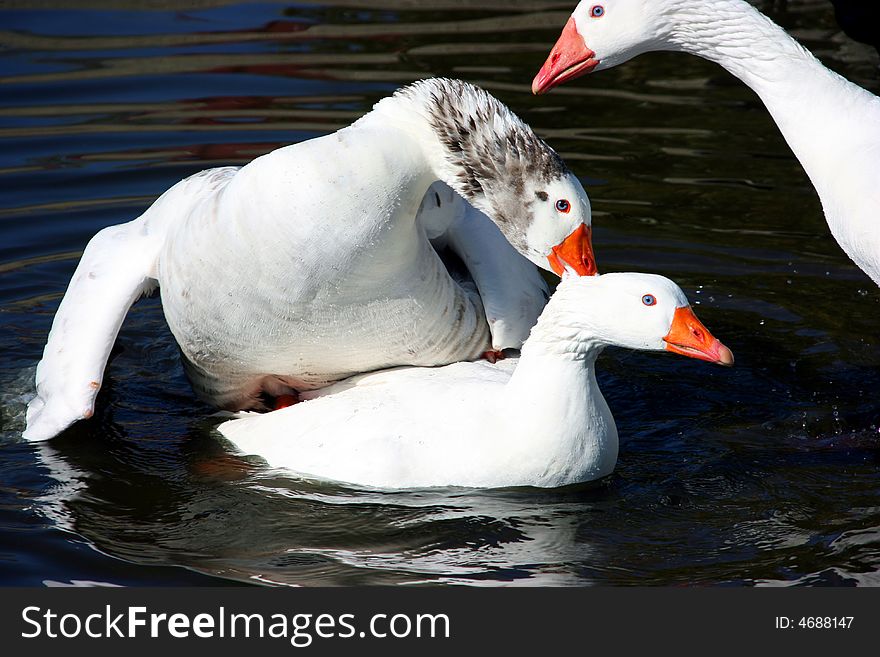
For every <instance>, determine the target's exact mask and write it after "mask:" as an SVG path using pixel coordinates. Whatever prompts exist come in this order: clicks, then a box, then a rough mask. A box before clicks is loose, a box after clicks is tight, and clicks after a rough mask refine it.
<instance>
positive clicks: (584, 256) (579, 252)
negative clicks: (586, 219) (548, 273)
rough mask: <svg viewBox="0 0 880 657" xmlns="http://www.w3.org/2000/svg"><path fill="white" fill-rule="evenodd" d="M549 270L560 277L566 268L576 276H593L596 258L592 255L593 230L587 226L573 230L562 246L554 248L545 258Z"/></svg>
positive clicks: (595, 272) (596, 272) (595, 271)
mask: <svg viewBox="0 0 880 657" xmlns="http://www.w3.org/2000/svg"><path fill="white" fill-rule="evenodd" d="M547 261H548V262H549V263H550V268H551V269H552V270H553V271H555V272H556V274H557V276H562V274H563V273H564V272H565V268H566V266H568V268H569V269H572V270H574V272H575V273H576V274H577V275H578V276H595V275H596V274H598V273H599V270H598V269H596V256H595V255H593V229H592V228H591V227H590V226H587V224H581V225H580V226H578V227H577V228H575V229H574V230H573V231H572V233H571V235H569V236H568V237H566V238H565V239H564V240H563V241H562V244H559V245H557V246H554V247H553V248H552V249H551V250H550V255H548V256H547Z"/></svg>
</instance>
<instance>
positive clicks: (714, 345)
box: [663, 306, 733, 366]
mask: <svg viewBox="0 0 880 657" xmlns="http://www.w3.org/2000/svg"><path fill="white" fill-rule="evenodd" d="M663 341H664V342H665V343H666V350H667V351H672V352H674V353H676V354H682V355H683V356H689V357H691V358H698V359H699V360H706V361H709V362H710V363H718V364H719V365H727V366H730V365H733V353H732V352H731V351H730V349H728V348H727V347H725V346H724V345H723V344H721V342H720V341H719V340H718V339H717V338H715V337H714V336H713V335H712V334H711V333H709V329H707V328H706V327H705V326H703V323H702V322H701V321H700V320H699V319H697V316H696V315H695V314H694V311H693V310H691V307H690V306H684V307H682V308H676V309H675V315H673V317H672V326H671V327H670V329H669V333H668V334H667V335H666V337H665V338H663Z"/></svg>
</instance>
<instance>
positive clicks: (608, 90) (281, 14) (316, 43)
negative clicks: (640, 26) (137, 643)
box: [0, 0, 880, 585]
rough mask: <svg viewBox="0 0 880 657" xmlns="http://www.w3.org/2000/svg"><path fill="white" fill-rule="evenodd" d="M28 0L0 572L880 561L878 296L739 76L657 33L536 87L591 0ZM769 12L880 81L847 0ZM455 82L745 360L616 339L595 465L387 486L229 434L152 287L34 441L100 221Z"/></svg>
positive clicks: (602, 259) (124, 217) (578, 577)
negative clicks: (520, 128) (83, 387)
mask: <svg viewBox="0 0 880 657" xmlns="http://www.w3.org/2000/svg"><path fill="white" fill-rule="evenodd" d="M27 4H28V3H26V2H15V1H12V2H6V3H3V5H2V8H0V353H2V358H0V383H2V398H0V423H2V430H3V433H2V439H0V583H2V584H4V585H13V584H18V585H42V584H50V583H66V584H70V583H75V582H98V583H105V584H118V585H144V584H157V585H171V584H192V585H212V584H228V583H230V582H235V581H240V582H253V583H256V582H264V583H284V584H306V585H308V584H380V583H381V584H394V583H413V582H438V583H439V582H445V583H453V582H456V583H457V582H464V583H470V584H493V585H495V584H552V585H587V584H662V585H679V584H727V583H733V584H755V583H757V584H874V585H877V584H880V450H878V445H880V433H878V426H880V400H878V397H877V390H878V389H880V339H878V329H880V291H878V289H877V287H876V286H875V285H873V284H872V283H871V282H870V280H869V279H868V278H867V277H866V276H865V275H863V274H862V273H861V272H860V271H859V270H858V269H857V268H856V267H855V266H854V265H853V264H852V263H851V262H850V261H849V260H848V259H847V258H846V257H845V256H844V255H843V253H842V252H841V251H840V249H839V247H838V246H837V244H836V243H835V241H834V240H833V239H832V238H831V237H830V235H829V233H828V230H827V227H826V226H825V222H824V219H823V217H822V213H821V210H820V208H819V203H818V200H817V198H816V196H815V193H814V192H813V190H812V188H811V187H810V185H809V183H808V182H807V179H806V177H805V175H804V173H803V171H802V169H801V168H800V166H799V164H798V163H797V161H796V160H795V159H794V158H793V157H792V155H791V153H790V151H789V150H788V148H787V147H786V145H785V143H784V142H783V141H782V139H781V137H780V136H779V134H778V132H777V130H776V128H775V126H774V125H773V123H772V121H771V120H770V118H769V116H768V115H767V113H766V112H765V110H764V109H763V107H762V106H761V105H760V103H759V102H758V100H757V98H756V97H755V96H754V95H753V94H752V93H751V92H750V91H749V90H748V89H746V88H745V87H743V86H742V85H741V84H740V83H739V82H738V81H736V80H734V79H733V78H731V77H730V76H729V75H727V74H726V73H725V72H724V71H723V70H721V69H720V68H718V67H716V66H713V65H711V64H709V63H706V62H703V61H700V60H698V59H696V58H693V57H688V56H685V55H671V54H664V55H660V54H656V55H651V56H645V57H642V58H640V59H638V60H636V61H634V62H632V63H631V64H629V65H628V66H625V67H621V68H619V69H615V70H612V71H608V72H604V73H601V74H597V75H595V76H593V77H591V78H588V79H585V80H581V81H578V82H576V83H573V84H570V85H568V86H566V87H564V88H562V89H560V90H559V91H557V92H554V93H553V94H552V95H550V96H546V97H541V98H535V97H532V96H531V95H530V94H529V84H530V82H531V79H532V76H533V75H534V73H535V72H536V71H537V69H538V68H539V67H540V65H541V63H542V62H543V60H544V57H545V56H546V52H547V50H548V49H549V47H550V45H551V44H552V42H553V41H554V40H555V38H556V36H557V34H558V32H559V30H560V29H561V26H562V25H563V24H564V22H565V20H566V17H567V15H568V13H569V12H570V10H571V7H572V5H573V2H572V3H568V2H542V1H540V0H535V1H531V2H530V1H523V2H515V1H511V0H506V1H505V2H492V1H491V0H489V1H486V0H483V1H481V2H471V1H468V0H458V1H456V0H447V1H444V2H437V3H433V2H399V1H395V2H392V1H391V0H385V1H383V0H348V1H346V2H340V3H338V4H334V3H322V4H320V5H296V4H290V3H274V2H267V3H263V4H250V3H248V4H235V3H231V2H223V1H222V0H217V1H211V0H207V1H204V0H203V1H200V2H185V1H182V2H176V3H174V2H168V3H160V2H150V3H141V2H115V3H112V7H113V10H97V9H71V8H69V6H70V3H61V2H58V3H53V2H44V3H41V4H40V6H41V7H43V8H42V9H40V10H33V9H28V8H27ZM93 4H94V6H102V3H93ZM103 4H104V5H105V6H111V3H103ZM163 4H164V5H167V7H165V8H163ZM758 4H759V5H760V6H761V7H762V8H763V9H764V10H765V11H767V12H768V13H769V14H770V15H771V16H772V17H773V18H774V19H775V20H777V21H778V22H780V23H781V24H783V25H784V26H785V27H786V28H787V29H788V30H789V31H790V32H792V33H793V34H795V35H796V36H797V37H798V38H799V39H800V40H801V41H802V42H803V43H804V44H805V45H806V46H808V47H809V48H810V49H811V50H812V51H813V52H815V53H816V54H817V55H818V56H819V57H820V58H821V59H822V60H823V61H824V62H825V63H826V64H827V65H829V66H830V67H832V68H834V69H835V70H837V71H839V72H841V73H843V74H844V75H846V76H847V77H849V78H850V79H853V80H854V81H856V82H858V83H860V84H862V85H863V86H865V87H866V88H868V89H871V90H872V91H874V92H875V93H877V92H878V91H880V74H878V58H877V54H876V52H875V51H874V50H873V49H871V48H869V47H867V46H861V45H859V44H856V43H855V42H853V41H851V40H849V39H848V38H847V37H846V36H845V35H843V34H842V33H841V32H840V31H839V28H838V27H837V26H836V24H835V22H834V16H833V12H832V10H831V6H830V4H829V3H828V2H825V1H824V0H799V1H798V0H789V2H787V3H779V2H775V3H771V2H760V3H758ZM144 7H149V8H148V9H145V8H144ZM429 75H444V76H452V77H460V78H463V79H466V80H468V81H470V82H473V83H475V84H478V85H481V86H483V87H485V88H486V89H488V90H489V91H491V92H492V93H493V94H495V95H497V96H498V97H499V98H500V99H501V100H502V101H504V102H505V103H507V104H508V105H510V106H511V107H512V108H513V109H514V111H516V112H517V113H519V114H520V115H521V116H522V117H523V118H524V119H525V120H526V121H527V122H529V123H530V124H531V125H532V126H534V127H535V128H536V129H537V131H538V132H539V133H541V134H542V135H543V136H544V137H546V138H547V139H548V140H549V141H550V143H551V144H552V145H553V146H554V147H556V148H557V149H558V150H559V151H560V152H561V153H562V155H563V156H564V157H565V159H566V160H567V161H568V162H569V164H570V165H571V166H572V167H573V169H574V170H575V171H576V173H577V174H578V175H580V176H581V177H582V179H583V181H584V183H585V185H586V186H587V188H588V191H589V193H590V195H591V198H592V200H593V206H594V208H595V216H594V225H595V246H596V251H597V255H598V258H599V263H600V266H601V268H602V270H603V271H649V272H656V273H661V274H664V275H667V276H669V277H671V278H673V279H674V280H676V281H677V282H678V283H679V284H680V285H681V286H682V287H683V288H684V289H685V291H686V292H687V293H688V295H689V296H690V298H691V299H692V300H693V302H694V304H695V307H696V309H697V312H698V313H699V315H700V317H701V318H702V319H703V321H704V322H705V323H706V324H707V325H708V326H709V327H710V328H711V329H712V331H713V333H714V334H715V335H717V336H718V337H720V338H721V339H722V340H723V341H724V342H725V343H726V344H727V345H729V346H730V347H731V348H732V349H733V351H734V353H735V354H736V357H737V364H736V367H735V368H733V369H732V370H727V369H722V368H716V367H711V366H708V365H706V364H704V363H699V362H696V361H691V360H689V359H683V358H674V357H672V356H670V355H666V356H664V355H657V354H639V353H631V352H624V351H609V352H607V353H606V354H605V355H604V356H603V358H602V359H601V360H600V363H599V369H600V371H599V378H600V384H601V386H602V389H603V391H604V392H605V395H606V397H607V399H608V402H609V404H610V406H611V408H612V410H613V412H614V414H615V417H616V420H617V424H618V428H619V430H620V434H621V437H622V438H623V439H624V440H625V443H624V445H623V448H622V450H621V454H620V460H619V463H618V467H617V470H616V472H615V473H614V475H613V476H611V477H610V478H609V479H608V480H606V481H604V482H602V483H600V484H599V485H594V486H587V487H582V488H575V489H566V490H558V491H535V490H502V491H470V490H451V489H450V490H430V491H415V492H408V493H377V492H365V491H361V490H357V489H352V488H346V487H340V486H338V485H329V484H322V483H316V482H308V481H301V480H295V479H291V478H289V477H285V476H282V475H280V474H279V473H277V472H273V471H270V470H267V469H265V468H263V467H260V466H259V464H257V463H255V462H253V461H251V462H245V461H242V460H241V459H239V458H237V457H235V456H233V455H231V454H229V453H228V452H226V450H225V448H224V446H223V444H222V443H221V442H220V441H219V440H218V439H217V435H216V434H215V433H214V432H213V430H212V429H213V426H214V424H215V420H214V419H212V418H211V417H210V413H211V412H212V411H211V409H209V408H207V407H205V406H203V405H201V404H199V403H198V402H196V401H195V400H194V398H193V395H192V393H191V392H190V389H189V385H188V383H187V381H186V379H185V378H184V376H183V374H182V370H181V366H180V362H179V357H178V354H177V349H176V347H175V345H174V342H173V340H172V338H171V336H170V334H169V332H168V330H167V328H166V327H165V324H164V320H163V318H162V314H161V309H160V307H159V305H158V302H157V300H155V299H153V300H146V301H142V302H140V303H139V304H138V305H137V306H135V308H134V309H133V311H132V312H131V314H130V315H129V317H128V319H127V321H126V324H125V326H124V327H123V330H122V332H121V335H120V337H119V340H118V342H117V346H116V349H115V351H114V355H113V357H112V360H111V363H110V366H109V371H108V376H107V378H106V380H105V385H104V389H103V390H102V392H101V395H100V397H99V406H98V410H97V413H96V417H95V418H94V420H92V421H90V422H85V423H80V424H79V425H77V426H75V427H74V428H73V429H71V430H70V431H68V432H66V433H65V434H63V435H62V436H60V437H58V438H56V439H54V440H52V441H50V442H49V443H46V444H38V445H32V444H26V443H24V442H22V441H21V439H20V437H19V434H20V431H21V429H22V426H23V411H24V402H25V400H26V399H27V398H28V395H30V394H32V378H33V367H34V365H35V364H36V361H37V360H38V359H39V357H40V354H41V350H42V346H43V343H44V340H45V338H46V334H47V332H48V329H49V326H50V323H51V319H52V316H53V313H54V311H55V309H56V307H57V304H58V302H59V300H60V298H61V296H62V294H63V292H64V289H65V287H66V285H67V281H68V280H69V277H70V275H71V273H72V271H73V269H74V267H75V265H76V261H77V258H78V256H79V254H80V252H81V250H82V248H83V247H84V245H85V244H86V242H87V241H88V239H89V238H90V237H91V235H92V234H94V233H95V232H96V231H97V230H99V229H100V228H102V227H104V226H108V225H111V224H115V223H119V222H123V221H128V220H129V219H132V218H134V217H135V216H137V215H138V214H140V213H141V212H142V211H143V210H144V209H145V208H146V207H147V206H148V205H149V204H150V202H151V201H152V200H153V199H154V198H155V197H156V196H158V195H159V194H160V193H162V192H163V191H164V190H165V189H167V188H168V187H169V186H171V185H172V184H173V183H175V182H176V181H178V180H180V179H181V178H183V177H185V176H187V175H189V174H192V173H195V172H197V171H199V170H201V169H204V168H208V167H212V166H218V165H227V164H243V163H245V162H247V161H249V160H250V159H252V158H253V157H255V156H256V155H259V154H261V153H264V152H267V151H269V150H271V149H273V148H276V147H278V146H282V145H285V144H289V143H293V142H298V141H302V140H304V139H309V138H311V137H315V136H319V135H322V134H325V133H327V132H330V131H333V130H335V129H337V128H339V127H341V126H343V125H346V124H348V123H350V122H351V121H353V120H354V119H356V118H357V117H358V116H360V115H361V114H363V113H365V112H366V111H368V110H369V108H370V107H371V106H372V104H373V103H374V102H375V101H377V100H378V99H379V98H381V97H383V96H384V95H386V94H388V93H390V92H391V91H393V90H394V89H396V88H397V87H398V86H400V85H401V84H404V83H406V82H410V81H412V80H414V79H417V78H420V77H424V76H429ZM842 120H845V117H842ZM817 129H821V127H819V126H817Z"/></svg>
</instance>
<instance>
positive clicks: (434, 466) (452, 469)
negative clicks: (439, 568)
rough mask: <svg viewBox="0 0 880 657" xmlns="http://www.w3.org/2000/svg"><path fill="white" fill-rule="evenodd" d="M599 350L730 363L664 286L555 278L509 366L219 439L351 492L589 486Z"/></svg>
mask: <svg viewBox="0 0 880 657" xmlns="http://www.w3.org/2000/svg"><path fill="white" fill-rule="evenodd" d="M609 345H616V346H619V347H625V348H629V349H641V350H649V351H661V350H666V351H671V352H673V353H678V354H683V355H685V356H689V357H692V358H698V359H701V360H705V361H709V362H712V363H719V364H722V365H732V364H733V354H731V352H730V350H729V349H728V348H727V347H725V346H724V345H723V344H721V342H719V341H718V340H717V339H716V338H714V337H713V336H712V334H711V333H710V332H709V331H708V330H707V329H706V327H705V326H703V325H702V324H701V323H700V320H699V319H697V317H696V315H695V314H694V312H693V311H692V310H691V308H690V306H689V304H688V301H687V298H686V297H685V295H684V293H683V292H682V291H681V289H680V288H679V287H678V286H677V285H675V283H673V282H672V281H670V280H669V279H667V278H664V277H662V276H656V275H650V274H631V273H626V274H605V275H604V276H595V277H576V276H565V277H563V280H562V282H561V283H560V284H559V286H558V287H557V289H556V291H555V293H554V294H553V296H552V298H551V299H550V302H549V303H548V304H547V306H546V308H545V309H544V312H543V313H542V314H541V316H540V318H539V319H538V323H537V324H536V325H535V327H534V328H533V329H532V332H531V334H530V336H529V338H528V339H527V340H526V342H525V344H524V345H523V348H522V354H521V356H520V357H519V358H510V359H507V360H504V361H499V362H498V363H495V364H491V363H488V362H486V361H477V362H461V363H455V364H452V365H447V366H445V367H439V368H419V367H403V368H397V369H392V370H387V371H382V372H375V373H371V374H363V375H360V376H357V377H355V378H352V379H350V380H347V381H343V382H341V383H337V384H335V385H333V386H330V387H328V388H325V389H323V390H317V391H313V392H310V393H307V394H306V396H305V397H306V400H305V401H303V402H301V403H299V404H295V405H293V406H290V407H288V408H284V409H282V410H279V411H275V412H273V413H264V414H256V413H245V414H242V417H239V418H237V419H233V420H228V421H226V422H224V423H223V424H221V425H220V426H219V427H218V429H219V431H220V433H221V434H222V435H223V436H224V437H225V438H226V439H227V440H229V441H230V442H231V443H232V444H233V445H234V446H235V447H236V449H237V450H238V451H239V452H240V453H242V454H248V455H256V456H259V457H262V458H263V459H264V460H265V461H266V462H267V463H268V464H269V465H270V466H272V467H277V468H283V469H286V470H288V471H290V472H292V473H294V474H296V475H301V476H306V477H315V478H320V479H329V480H335V481H341V482H346V483H350V484H357V485H364V486H374V487H379V488H421V487H430V486H468V487H492V488H495V487H507V486H536V487H545V488H546V487H557V486H565V485H568V484H577V483H583V482H587V481H593V480H595V479H599V478H601V477H604V476H606V475H608V474H610V473H611V472H612V470H613V469H614V466H615V464H616V462H617V452H618V434H617V428H616V426H615V424H614V418H613V417H612V415H611V411H610V409H609V407H608V404H607V403H606V401H605V399H604V398H603V397H602V393H601V391H600V390H599V386H598V383H597V382H596V371H595V364H596V359H597V357H598V356H599V354H600V353H601V351H602V350H603V349H604V348H605V347H606V346H609Z"/></svg>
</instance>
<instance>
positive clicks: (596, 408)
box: [498, 291, 618, 486]
mask: <svg viewBox="0 0 880 657" xmlns="http://www.w3.org/2000/svg"><path fill="white" fill-rule="evenodd" d="M563 296H564V295H561V294H560V293H559V291H557V293H556V294H554V296H553V297H552V298H551V300H550V302H549V304H548V305H547V307H546V308H545V309H544V312H543V314H542V315H541V318H540V319H539V320H538V323H537V324H536V325H535V327H534V328H533V329H532V333H531V335H530V336H529V339H528V340H527V341H526V343H525V344H524V345H523V349H522V355H521V357H520V361H519V364H518V365H517V367H516V370H515V371H514V373H513V375H512V377H511V379H510V381H508V383H507V385H506V386H505V389H504V391H503V392H504V397H503V399H502V400H501V406H502V408H501V409H498V410H500V411H501V412H502V413H503V415H504V417H505V419H506V421H507V422H508V427H509V431H508V432H507V433H506V434H505V442H506V444H508V447H509V448H510V449H512V450H516V452H515V453H517V454H519V455H520V456H519V457H518V458H522V459H524V460H525V461H526V462H529V461H532V462H541V463H545V464H546V471H545V472H544V473H543V474H542V476H541V478H542V479H544V483H543V484H542V485H553V486H558V485H565V484H569V483H574V482H578V481H585V480H589V479H596V478H598V477H602V476H605V475H607V474H609V473H610V472H611V471H612V470H613V468H614V464H615V462H616V460H617V450H618V439H617V429H616V427H615V425H614V419H613V417H612V415H611V411H610V409H609V408H608V404H607V403H606V401H605V399H604V397H603V396H602V393H601V391H600V390H599V385H598V383H597V381H596V370H595V363H596V358H597V357H598V355H599V353H600V352H601V351H602V348H603V347H604V344H603V343H602V342H601V341H600V340H599V339H598V338H597V337H595V336H593V335H592V334H591V331H589V330H584V329H583V328H579V327H577V326H575V325H574V324H573V322H572V321H570V320H571V319H572V318H571V316H570V314H569V313H568V312H567V311H566V309H565V303H561V302H562V301H563V299H562V298H561V297H563ZM580 315H581V318H582V317H583V312H581V313H580Z"/></svg>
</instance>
